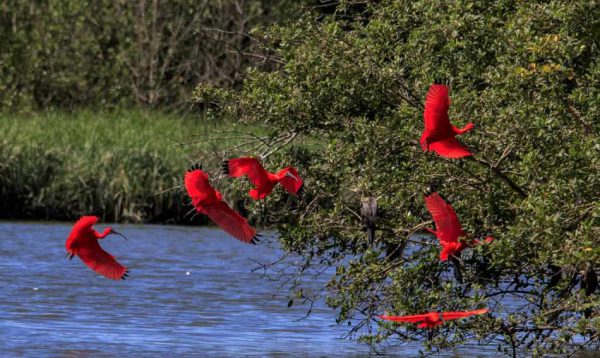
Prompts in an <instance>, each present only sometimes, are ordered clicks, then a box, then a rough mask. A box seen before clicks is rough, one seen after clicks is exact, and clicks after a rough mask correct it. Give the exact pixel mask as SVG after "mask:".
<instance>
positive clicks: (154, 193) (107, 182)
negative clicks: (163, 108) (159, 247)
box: [0, 110, 236, 223]
mask: <svg viewBox="0 0 600 358" xmlns="http://www.w3.org/2000/svg"><path fill="white" fill-rule="evenodd" d="M225 125H226V124H213V123H207V122H206V121H203V120H199V119H198V118H197V117H196V118H189V117H188V118H180V117H178V116H176V115H173V114H165V113H155V112H146V111H137V110H134V111H124V110H123V111H116V112H92V111H80V112H75V113H55V112H51V113H43V114H36V115H11V114H0V133H2V134H3V135H2V138H0V218H10V219H54V220H73V219H75V218H76V217H78V216H80V215H86V214H94V215H98V216H100V217H101V218H102V220H105V221H114V222H163V223H181V222H187V223H189V219H185V218H184V217H185V213H186V212H187V211H188V210H189V209H190V207H189V206H188V205H187V198H186V196H185V193H184V192H183V191H182V190H180V189H175V190H173V188H176V187H179V186H180V185H181V183H182V180H183V173H184V172H185V169H186V167H187V166H188V165H189V164H190V163H191V162H193V161H194V160H195V158H194V156H196V157H197V153H198V152H200V151H202V152H206V151H208V150H214V151H217V150H218V149H219V148H221V147H225V146H229V145H233V144H234V143H235V140H236V139H235V138H231V137H223V138H217V137H213V138H207V134H206V133H210V132H215V133H216V132H219V131H220V129H222V128H223V127H224V126H225ZM194 133H197V134H198V136H194ZM184 143H188V144H190V145H183V144H184ZM195 221H196V220H195Z"/></svg>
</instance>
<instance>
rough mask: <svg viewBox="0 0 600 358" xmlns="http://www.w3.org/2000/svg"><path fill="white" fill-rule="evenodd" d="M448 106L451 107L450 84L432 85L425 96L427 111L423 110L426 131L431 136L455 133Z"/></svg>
mask: <svg viewBox="0 0 600 358" xmlns="http://www.w3.org/2000/svg"><path fill="white" fill-rule="evenodd" d="M448 108H450V97H449V95H448V86H446V85H439V84H434V85H431V86H430V87H429V91H427V96H426V97H425V111H424V112H423V117H424V118H425V131H426V132H428V133H429V135H430V136H433V137H436V138H439V137H445V136H447V135H449V134H451V133H453V131H452V126H451V125H450V119H449V118H448Z"/></svg>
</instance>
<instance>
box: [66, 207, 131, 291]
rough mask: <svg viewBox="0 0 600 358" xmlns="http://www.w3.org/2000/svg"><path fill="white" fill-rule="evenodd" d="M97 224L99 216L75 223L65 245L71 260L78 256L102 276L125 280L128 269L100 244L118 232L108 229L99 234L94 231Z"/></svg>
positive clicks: (88, 217)
mask: <svg viewBox="0 0 600 358" xmlns="http://www.w3.org/2000/svg"><path fill="white" fill-rule="evenodd" d="M97 222H98V217H97V216H83V217H81V218H80V219H79V220H78V221H77V222H76V223H75V225H74V226H73V230H72V231H71V234H70V235H69V237H68V238H67V241H66V243H65V247H66V249H67V253H68V255H69V258H72V257H73V256H74V255H77V256H79V258H80V259H81V261H83V262H84V263H85V264H86V265H88V266H89V267H90V268H91V269H92V270H94V271H96V272H97V273H99V274H100V275H103V276H105V277H107V278H110V279H113V280H119V279H123V280H124V279H125V277H127V267H125V266H123V265H121V264H120V263H118V262H117V261H116V260H115V258H114V257H113V256H112V255H111V254H109V253H108V252H106V251H104V250H103V249H102V248H101V247H100V244H98V240H99V239H103V238H105V237H106V236H107V235H109V234H113V233H116V232H115V231H114V230H113V229H111V228H106V229H105V230H104V231H103V232H102V233H99V232H97V231H96V230H94V229H92V226H93V225H94V224H95V223H97Z"/></svg>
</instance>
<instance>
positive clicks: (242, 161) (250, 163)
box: [223, 158, 302, 200]
mask: <svg viewBox="0 0 600 358" xmlns="http://www.w3.org/2000/svg"><path fill="white" fill-rule="evenodd" d="M223 172H224V173H225V174H227V175H229V176H230V177H232V178H238V177H241V176H247V177H248V179H250V182H251V183H252V185H254V188H253V189H251V190H250V191H249V192H248V194H250V197H251V198H252V199H254V200H260V199H264V198H265V197H266V196H267V195H269V194H270V193H271V192H272V191H273V188H274V187H275V185H276V184H277V183H280V184H281V186H283V188H284V189H285V190H286V191H287V192H288V193H290V194H293V195H297V194H298V193H299V191H300V190H301V188H302V179H301V178H300V176H298V171H297V170H296V168H294V167H286V168H284V169H282V170H280V171H279V172H278V173H276V174H273V173H269V172H268V171H266V170H265V168H263V166H262V165H261V164H260V162H259V161H258V159H256V158H235V159H230V160H226V161H225V162H223Z"/></svg>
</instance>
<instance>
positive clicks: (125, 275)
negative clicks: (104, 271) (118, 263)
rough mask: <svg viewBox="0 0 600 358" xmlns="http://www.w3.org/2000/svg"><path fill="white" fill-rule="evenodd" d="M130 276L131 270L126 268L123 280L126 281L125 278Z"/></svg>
mask: <svg viewBox="0 0 600 358" xmlns="http://www.w3.org/2000/svg"><path fill="white" fill-rule="evenodd" d="M128 276H129V270H126V271H125V273H124V274H123V276H121V280H123V281H125V279H126V278H127V277H128Z"/></svg>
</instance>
